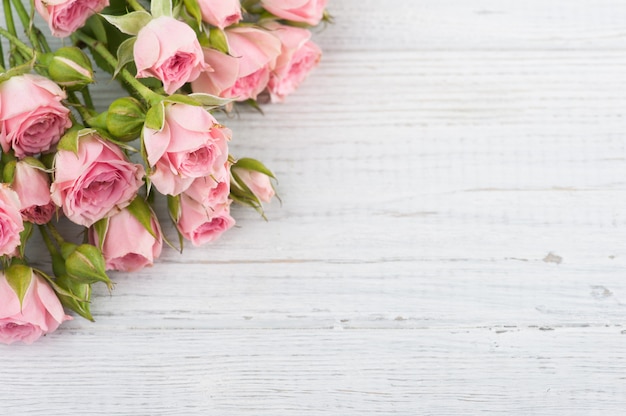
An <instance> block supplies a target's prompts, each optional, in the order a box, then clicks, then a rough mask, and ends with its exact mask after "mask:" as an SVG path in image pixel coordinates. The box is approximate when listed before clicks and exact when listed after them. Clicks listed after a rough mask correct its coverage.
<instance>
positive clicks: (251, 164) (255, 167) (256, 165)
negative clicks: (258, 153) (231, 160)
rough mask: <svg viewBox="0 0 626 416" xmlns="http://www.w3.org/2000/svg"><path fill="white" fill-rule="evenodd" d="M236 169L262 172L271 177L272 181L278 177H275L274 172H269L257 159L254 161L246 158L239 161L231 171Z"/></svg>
mask: <svg viewBox="0 0 626 416" xmlns="http://www.w3.org/2000/svg"><path fill="white" fill-rule="evenodd" d="M236 168H240V169H246V170H252V171H255V172H260V173H262V174H264V175H267V176H269V177H270V178H272V179H276V176H274V174H273V173H272V171H271V170H269V169H268V168H267V167H266V166H265V165H264V164H263V163H261V162H259V161H258V160H256V159H252V158H249V157H244V158H241V159H239V160H237V162H235V164H234V165H233V166H232V168H231V169H236Z"/></svg>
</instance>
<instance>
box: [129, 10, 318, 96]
mask: <svg viewBox="0 0 626 416" xmlns="http://www.w3.org/2000/svg"><path fill="white" fill-rule="evenodd" d="M198 3H199V5H200V8H201V11H202V19H203V20H204V21H205V22H206V23H209V24H211V25H214V26H215V27H217V28H219V29H220V30H221V34H220V35H219V36H222V37H223V41H224V45H223V46H222V47H221V48H215V47H205V48H202V47H201V45H200V41H199V40H198V39H197V36H196V33H195V32H194V30H193V29H192V28H191V27H190V26H188V25H187V24H186V23H184V22H181V21H179V20H176V19H174V18H172V17H168V16H162V17H159V18H156V19H154V20H152V21H150V22H149V23H148V24H147V25H146V26H144V27H143V28H142V29H141V30H140V31H139V32H138V34H137V41H136V43H135V46H134V60H135V63H136V64H137V70H138V72H137V76H138V77H155V78H157V79H159V80H160V81H162V82H163V85H164V88H165V91H166V92H167V93H173V92H174V91H176V90H177V89H178V88H180V87H181V86H182V85H184V84H185V83H187V82H191V89H192V90H193V91H194V92H198V93H206V94H212V95H216V96H219V97H225V98H232V99H234V100H236V101H246V100H249V99H252V100H256V99H257V98H258V97H259V95H260V94H261V93H263V92H265V91H266V92H267V93H268V94H269V97H270V99H271V101H273V102H279V101H282V100H283V99H284V98H285V96H287V95H288V94H290V93H292V92H293V91H294V90H295V89H296V88H297V87H298V85H299V84H300V83H301V82H302V80H303V79H304V78H305V77H306V75H307V74H308V73H309V72H310V71H311V69H313V68H314V67H315V66H316V65H317V63H318V62H319V60H320V57H321V50H320V49H319V47H318V46H317V45H316V44H315V43H314V42H312V41H311V32H310V31H309V30H308V29H304V28H301V27H294V26H289V25H285V24H281V23H278V22H277V21H276V20H264V21H260V22H259V23H258V24H257V25H246V24H238V23H239V22H240V20H241V19H242V13H241V5H240V4H239V1H238V0H229V1H223V0H198ZM325 3H326V1H325V0H309V1H284V0H283V1H275V0H264V1H262V2H261V5H262V6H263V7H265V9H266V10H267V11H270V12H272V13H274V14H275V15H276V16H278V17H280V18H283V19H289V20H292V21H294V22H304V23H308V24H312V25H315V24H317V23H319V22H320V20H321V19H322V17H323V13H324V7H325ZM172 33H178V34H179V36H176V37H173V36H171V34H172ZM216 33H217V32H213V35H214V36H215V35H216Z"/></svg>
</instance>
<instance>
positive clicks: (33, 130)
mask: <svg viewBox="0 0 626 416" xmlns="http://www.w3.org/2000/svg"><path fill="white" fill-rule="evenodd" d="M65 98H66V94H65V92H64V91H63V90H62V89H61V88H59V86H58V85H57V84H55V83H54V82H52V81H50V80H49V79H47V78H44V77H42V76H40V75H31V74H24V75H21V76H15V77H11V78H9V79H8V80H6V81H4V82H2V83H1V84H0V127H1V130H0V145H1V146H2V150H3V151H4V152H8V151H10V150H13V151H14V152H15V156H17V157H19V158H22V157H25V156H32V155H36V154H38V153H41V152H47V151H50V150H51V149H53V148H54V146H55V145H56V144H57V143H58V141H59V140H60V139H61V136H62V135H63V133H64V132H65V130H66V129H68V128H69V127H70V126H71V125H72V122H71V121H70V117H69V113H70V110H69V109H68V108H66V107H65V106H63V104H62V103H61V100H63V99H65Z"/></svg>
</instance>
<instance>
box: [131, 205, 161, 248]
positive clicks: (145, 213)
mask: <svg viewBox="0 0 626 416" xmlns="http://www.w3.org/2000/svg"><path fill="white" fill-rule="evenodd" d="M127 209H128V212H130V214H131V215H132V216H133V217H135V218H136V219H137V221H139V222H140V223H141V225H143V227H144V228H145V229H146V231H148V232H149V233H150V235H151V236H152V237H154V238H157V234H156V230H154V229H152V218H153V215H154V214H153V213H152V210H151V209H150V205H148V203H147V202H146V201H145V200H144V199H143V198H142V197H140V196H138V197H137V198H135V199H133V202H131V203H130V205H129V206H128V207H127Z"/></svg>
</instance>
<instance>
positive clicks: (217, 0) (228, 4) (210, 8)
mask: <svg viewBox="0 0 626 416" xmlns="http://www.w3.org/2000/svg"><path fill="white" fill-rule="evenodd" d="M198 4H199V5H200V11H201V12H202V20H204V21H205V22H207V23H209V24H211V25H213V26H217V27H219V28H220V29H224V28H225V27H227V26H230V25H234V24H235V23H237V22H238V21H240V20H241V3H240V2H239V0H198Z"/></svg>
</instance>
